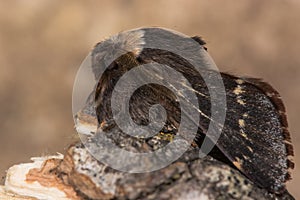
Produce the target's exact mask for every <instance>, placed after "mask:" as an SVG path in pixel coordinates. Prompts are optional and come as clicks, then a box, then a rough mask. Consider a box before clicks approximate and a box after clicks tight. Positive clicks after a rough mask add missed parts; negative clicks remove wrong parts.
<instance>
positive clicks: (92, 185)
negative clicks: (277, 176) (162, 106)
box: [55, 143, 294, 199]
mask: <svg viewBox="0 0 300 200" xmlns="http://www.w3.org/2000/svg"><path fill="white" fill-rule="evenodd" d="M55 173H57V175H58V176H59V177H60V178H61V179H62V180H63V181H64V183H65V184H66V185H71V186H72V187H73V188H74V189H75V190H76V191H77V192H78V194H79V196H80V197H81V198H82V199H294V198H293V197H292V196H291V195H290V194H289V193H288V192H285V193H283V194H282V195H281V196H277V195H275V194H271V193H269V192H268V191H266V190H265V189H262V188H259V187H257V186H255V185H254V184H253V183H252V182H250V181H249V180H248V179H247V178H245V177H244V176H243V175H242V174H241V173H240V172H239V171H238V170H236V169H233V168H231V167H230V166H228V165H227V164H224V163H222V162H220V161H218V160H215V159H214V158H212V157H210V156H207V157H205V158H201V159H200V158H198V151H197V149H194V150H190V151H188V152H186V153H185V154H184V155H183V156H182V157H181V158H180V159H179V160H177V161H176V162H174V163H172V164H171V165H169V166H167V167H165V168H163V169H161V170H158V171H154V172H150V173H136V174H134V173H124V172H120V171H116V170H114V169H112V168H110V167H108V166H105V165H103V164H102V163H100V162H99V161H97V160H96V159H94V158H93V157H92V156H91V155H90V154H89V152H88V151H87V149H86V148H85V146H84V145H83V144H82V143H77V144H75V145H72V146H70V147H69V149H68V151H67V153H66V155H65V158H64V160H63V161H62V162H61V163H60V164H59V166H58V168H57V169H56V170H55Z"/></svg>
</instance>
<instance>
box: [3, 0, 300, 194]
mask: <svg viewBox="0 0 300 200" xmlns="http://www.w3.org/2000/svg"><path fill="white" fill-rule="evenodd" d="M299 23H300V1H298V0H285V1H283V0H273V1H264V0H243V1H237V0H227V1H222V0H209V1H207V0H193V1H186V0H160V1H141V0H120V1H91V0H89V1H63V0H51V1H50V0H48V1H47V0H39V1H36V0H27V1H23V0H11V1H4V0H2V1H1V2H0V113H1V114H0V130H1V133H0V134H1V137H0V150H1V151H0V163H1V164H0V174H1V175H2V176H3V175H4V174H5V169H7V168H8V167H9V166H11V165H13V164H15V163H20V162H28V160H29V158H30V157H32V156H41V155H47V154H53V153H55V152H63V151H64V149H65V148H66V147H67V146H68V144H69V143H70V142H71V141H72V140H74V137H75V135H76V132H75V131H74V129H73V119H72V111H71V100H72V99H71V95H72V86H73V82H74V78H75V75H76V72H77V69H78V67H79V66H80V64H81V62H82V61H83V59H84V58H85V56H86V55H87V54H88V52H89V51H90V50H91V48H92V47H93V45H94V44H95V43H96V42H98V41H99V40H101V39H102V38H104V37H107V36H110V35H112V34H115V33H117V32H119V31H122V30H127V29H132V28H136V27H140V26H163V27H166V28H170V29H175V30H177V31H179V32H182V33H185V34H187V35H201V36H203V37H204V38H205V39H206V41H207V43H208V44H207V47H208V49H209V52H210V54H211V56H212V57H213V58H214V60H215V62H216V63H217V65H218V67H219V68H220V70H221V71H226V72H230V73H234V74H238V75H246V76H253V77H262V78H264V80H266V81H267V82H269V83H271V84H272V85H273V86H274V87H275V88H277V89H278V91H279V92H280V93H281V95H282V97H283V99H284V102H285V104H286V107H287V111H288V120H289V125H290V132H291V134H292V141H293V143H294V147H295V154H296V156H295V158H294V160H295V162H296V169H295V170H294V171H293V173H292V175H293V180H292V181H291V182H289V184H288V188H289V190H290V192H291V193H292V194H293V195H294V196H295V197H296V198H297V197H298V198H300V191H299V189H298V188H299V185H300V167H298V165H297V164H299V165H300V157H299V155H300V135H299V131H300V123H299V120H298V118H299V116H300V114H299V113H300V106H299V104H298V103H299V100H300V93H299V92H300V68H299V67H300V55H299V54H300V43H299V42H300V25H299ZM297 156H298V157H297ZM297 189H298V190H297Z"/></svg>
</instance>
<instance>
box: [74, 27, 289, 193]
mask: <svg viewBox="0 0 300 200" xmlns="http://www.w3.org/2000/svg"><path fill="white" fill-rule="evenodd" d="M157 33H158V34H159V35H160V36H161V38H158V39H157V40H158V41H157V42H158V43H161V44H162V45H163V41H165V40H173V41H176V42H178V45H177V46H178V48H179V50H180V47H181V46H184V44H186V43H188V40H191V39H192V40H193V41H195V42H197V43H198V44H199V48H200V49H202V50H204V51H205V52H206V50H207V49H206V47H205V44H206V43H205V41H204V40H203V39H202V38H201V37H198V36H195V37H188V38H187V37H186V36H184V35H181V34H178V33H176V32H173V31H170V30H166V29H163V28H141V29H135V30H132V31H127V32H122V33H120V34H118V35H116V36H113V37H110V38H108V39H106V40H104V41H102V42H100V43H98V44H97V45H96V46H95V48H94V49H93V51H92V70H93V73H94V76H95V80H96V81H97V84H96V86H95V88H94V91H93V92H92V93H91V95H90V96H89V98H88V100H87V104H86V107H85V109H83V110H82V111H81V112H80V113H78V114H77V121H78V123H77V126H85V127H87V126H89V127H97V128H103V129H104V130H109V127H110V126H114V125H115V123H114V118H113V113H112V108H111V100H112V99H111V98H112V93H113V90H114V87H115V86H116V84H117V82H118V81H119V80H120V78H121V77H122V76H123V75H124V74H126V72H128V71H130V70H132V69H134V68H135V67H138V66H140V65H145V64H151V63H159V64H161V65H164V66H165V65H166V66H169V67H170V68H172V69H173V70H176V71H177V72H179V73H180V74H182V75H183V76H184V77H185V78H186V79H187V80H188V81H189V83H190V86H185V87H184V88H185V90H187V91H191V92H193V93H195V94H196V96H197V101H198V105H199V108H198V111H199V116H200V120H199V122H196V125H197V127H198V128H197V134H196V137H195V138H194V141H193V143H192V144H191V145H192V146H193V145H194V146H199V147H200V146H201V144H202V143H203V140H204V138H205V136H206V133H207V130H208V128H209V124H210V123H215V124H218V123H219V122H218V120H215V119H212V118H211V116H212V113H211V112H212V111H211V106H212V105H211V98H212V97H211V95H210V93H209V90H208V86H207V85H206V83H205V81H204V79H203V74H204V75H205V76H213V75H214V74H216V73H219V72H217V71H214V70H211V69H208V68H206V67H205V65H204V67H203V68H201V74H199V72H198V71H197V70H195V68H194V66H193V65H192V64H191V63H190V62H189V61H188V60H187V59H185V58H183V57H182V56H180V55H177V54H176V53H174V52H171V51H166V50H164V49H161V48H148V47H147V44H148V43H149V42H151V40H153V38H152V37H151V35H153V34H157ZM188 47H189V46H188V45H187V48H186V47H185V48H186V49H187V50H188V51H189V52H190V53H192V55H193V57H195V58H197V57H201V56H202V57H203V56H204V53H201V52H203V51H196V50H194V49H193V48H191V49H189V48H188ZM127 49H130V51H127ZM186 49H185V50H186ZM118 51H119V53H120V56H118V57H117V58H116V59H112V57H113V54H115V53H116V52H118ZM207 62H209V61H207ZM102 72H103V73H102ZM144 75H145V76H153V74H150V73H148V74H147V71H146V72H145V74H144ZM220 75H221V77H222V81H223V83H224V87H225V93H226V107H227V109H226V118H225V122H224V124H223V127H222V132H221V135H220V137H219V139H218V140H217V142H216V144H215V148H214V150H213V151H212V152H211V155H212V156H214V157H215V158H217V159H219V160H222V161H223V162H226V163H228V164H230V165H232V166H233V167H235V168H236V169H238V170H239V171H240V172H242V173H243V174H244V175H245V176H246V177H248V178H249V179H250V180H251V181H252V182H254V183H255V184H256V185H258V186H259V187H262V188H266V189H267V190H269V191H270V192H273V193H277V194H281V193H283V192H284V191H285V190H286V186H285V183H286V181H288V180H289V179H290V178H291V177H290V172H289V171H290V169H292V168H293V167H294V163H293V162H292V160H291V157H292V156H293V147H292V143H291V138H290V134H289V131H288V124H287V117H286V112H285V107H284V104H283V102H282V100H281V97H280V95H279V93H278V92H277V91H276V90H275V89H274V88H273V87H272V86H271V85H270V84H268V83H266V82H263V81H262V80H261V79H256V78H246V77H238V76H235V75H231V74H228V73H223V72H221V73H220ZM136 78H137V79H143V77H136ZM174 79H176V77H175V78H174ZM178 81H179V82H180V80H178ZM179 84H181V83H179ZM125 90H126V88H125ZM177 92H178V93H180V92H184V91H177ZM156 104H159V105H161V106H163V107H164V109H165V111H166V115H167V118H166V121H165V123H164V126H163V128H162V129H161V130H160V132H161V133H168V134H174V135H176V133H177V131H178V127H179V126H180V119H181V115H182V114H184V113H182V111H181V109H180V104H179V103H178V101H177V99H176V94H174V91H171V90H170V89H168V88H166V87H164V86H161V85H158V84H147V85H143V86H142V87H139V88H138V89H137V90H136V91H135V92H134V94H133V95H132V96H131V98H130V102H129V112H130V116H131V118H132V120H133V121H134V122H135V123H136V124H138V125H147V124H149V122H150V121H151V119H149V109H150V108H151V106H153V105H156ZM84 123H85V124H84ZM82 124H84V125H82ZM87 129H89V128H87Z"/></svg>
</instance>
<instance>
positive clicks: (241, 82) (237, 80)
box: [235, 79, 245, 85]
mask: <svg viewBox="0 0 300 200" xmlns="http://www.w3.org/2000/svg"><path fill="white" fill-rule="evenodd" d="M235 82H236V83H237V84H239V85H241V84H243V83H244V82H245V81H244V80H242V79H236V80H235Z"/></svg>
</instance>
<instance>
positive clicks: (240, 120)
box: [239, 119, 245, 128]
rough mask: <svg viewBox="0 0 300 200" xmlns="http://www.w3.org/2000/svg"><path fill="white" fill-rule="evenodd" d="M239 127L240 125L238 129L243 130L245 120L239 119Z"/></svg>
mask: <svg viewBox="0 0 300 200" xmlns="http://www.w3.org/2000/svg"><path fill="white" fill-rule="evenodd" d="M239 125H240V128H244V127H245V120H243V119H239Z"/></svg>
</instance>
